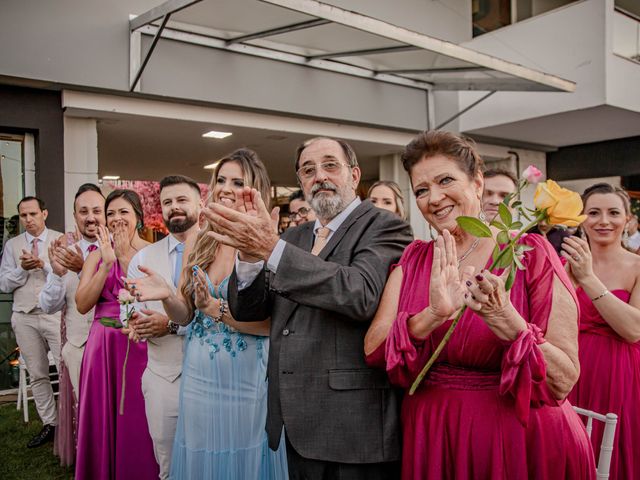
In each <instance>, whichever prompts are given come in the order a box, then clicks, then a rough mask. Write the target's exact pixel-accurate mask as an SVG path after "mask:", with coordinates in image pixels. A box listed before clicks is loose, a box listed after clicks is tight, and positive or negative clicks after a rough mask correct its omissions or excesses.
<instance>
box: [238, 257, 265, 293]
mask: <svg viewBox="0 0 640 480" xmlns="http://www.w3.org/2000/svg"><path fill="white" fill-rule="evenodd" d="M263 266H264V261H262V260H260V261H259V262H256V263H250V262H243V261H241V260H240V258H239V257H238V254H236V278H237V280H238V290H243V289H245V288H247V287H248V286H249V285H251V284H252V283H253V281H254V280H255V279H256V277H257V276H258V275H259V274H260V272H261V271H262V268H263Z"/></svg>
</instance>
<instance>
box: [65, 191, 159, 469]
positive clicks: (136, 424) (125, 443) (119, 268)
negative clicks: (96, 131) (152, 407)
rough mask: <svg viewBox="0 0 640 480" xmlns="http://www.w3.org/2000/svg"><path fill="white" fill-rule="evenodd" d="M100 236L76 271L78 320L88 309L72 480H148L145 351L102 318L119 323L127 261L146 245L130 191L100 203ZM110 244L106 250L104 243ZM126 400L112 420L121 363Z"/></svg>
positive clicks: (116, 193)
mask: <svg viewBox="0 0 640 480" xmlns="http://www.w3.org/2000/svg"><path fill="white" fill-rule="evenodd" d="M105 212H106V215H107V227H108V229H109V232H107V231H106V230H105V229H103V228H102V227H99V228H100V234H99V236H98V239H99V244H100V248H99V249H98V250H96V251H94V252H92V253H90V254H89V256H88V257H87V260H86V261H85V262H84V266H83V267H82V274H81V277H80V285H79V286H78V291H77V293H76V304H77V306H78V311H80V313H86V312H88V311H89V310H91V309H92V308H93V307H94V306H95V309H96V310H95V316H94V320H93V323H92V325H91V330H90V332H89V337H88V339H87V344H86V347H85V351H84V355H83V358H82V367H81V370H80V399H79V405H78V453H77V460H76V476H75V478H76V479H78V480H84V479H86V480H111V479H117V480H127V479H131V480H147V479H149V480H151V479H157V478H158V464H157V463H156V460H155V457H154V455H153V445H152V443H151V436H150V435H149V427H148V426H147V417H146V415H145V411H144V398H143V397H142V373H143V372H144V369H145V368H146V366H147V345H146V344H145V343H134V342H131V343H130V344H129V346H128V347H127V337H126V335H123V334H122V333H121V332H120V331H119V330H117V329H115V328H107V327H105V326H104V325H102V324H101V323H100V318H101V317H111V318H116V319H117V318H119V316H120V305H119V303H118V292H119V290H120V289H122V288H124V284H123V281H122V278H123V277H124V276H126V272H127V267H128V265H129V261H130V260H131V258H132V257H133V255H134V254H135V253H136V252H137V251H138V250H140V249H141V248H142V247H144V246H145V245H148V243H147V242H145V241H144V240H143V239H142V238H140V236H139V235H138V230H139V229H140V228H141V227H142V224H143V213H142V206H141V204H140V198H139V197H138V195H137V194H136V193H135V192H133V191H132V190H114V191H113V192H111V193H110V194H109V196H108V197H107V199H106V201H105ZM109 233H111V235H112V236H113V243H112V242H111V240H110V238H109ZM127 351H128V359H127V365H126V372H125V373H126V377H125V378H126V382H125V392H126V396H125V399H124V404H123V407H124V409H123V412H122V415H120V414H119V413H118V407H119V402H120V399H121V393H122V392H121V387H122V385H123V379H122V373H123V364H124V359H125V356H127Z"/></svg>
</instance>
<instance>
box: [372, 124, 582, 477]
mask: <svg viewBox="0 0 640 480" xmlns="http://www.w3.org/2000/svg"><path fill="white" fill-rule="evenodd" d="M403 163H404V166H405V169H406V170H407V171H408V172H409V175H410V177H411V183H412V187H413V191H414V193H415V195H416V201H417V204H418V208H419V209H420V211H421V212H422V214H423V216H424V217H425V219H426V220H427V221H428V222H429V224H430V225H431V226H432V227H434V228H435V229H436V230H437V231H438V232H439V233H440V234H441V235H440V236H439V238H438V239H437V240H436V241H435V242H428V243H427V242H423V241H420V240H417V241H415V242H414V243H412V244H411V245H410V246H409V247H407V249H406V251H405V253H404V255H403V257H402V258H401V260H400V262H399V264H398V265H397V266H396V268H395V269H394V270H393V272H392V273H391V275H390V277H389V280H388V282H387V286H386V288H385V292H384V294H383V297H382V300H381V303H380V307H379V309H378V312H377V314H376V317H375V319H374V321H373V323H372V326H371V328H370V330H369V332H368V334H367V337H366V339H365V352H366V353H367V355H368V357H367V358H368V361H369V363H371V364H372V365H380V366H384V367H386V369H387V372H388V374H389V378H390V379H391V381H392V383H394V384H396V385H399V386H401V387H403V388H406V389H408V388H409V387H410V386H411V384H412V382H413V380H414V379H415V378H416V376H417V375H418V372H419V371H420V369H421V368H422V366H423V365H424V364H425V363H426V361H427V359H428V358H429V356H430V355H431V353H432V352H433V350H434V349H435V347H436V346H437V345H438V343H439V341H440V340H441V339H442V337H443V336H444V333H445V331H446V330H447V329H448V327H449V325H450V320H449V319H451V318H452V317H453V316H454V315H455V312H456V311H457V310H458V308H459V307H461V306H462V305H463V304H466V305H467V306H468V307H469V309H468V310H467V311H466V313H465V314H464V315H463V317H462V319H461V321H460V324H459V325H458V327H457V329H456V330H455V333H454V334H453V336H452V337H451V340H450V341H449V343H448V344H447V346H446V347H445V349H444V350H443V352H442V353H441V355H440V356H439V358H438V360H437V362H436V364H435V365H434V366H433V367H432V369H431V371H430V372H429V373H428V375H427V377H426V378H425V380H424V381H423V383H422V384H421V386H420V387H419V388H418V390H417V391H416V392H415V394H414V395H409V394H408V393H407V395H405V397H404V401H403V406H402V425H403V459H402V477H403V478H404V479H415V480H418V479H420V480H424V479H434V480H435V479H516V478H517V479H520V478H531V479H556V478H571V479H573V478H576V479H578V478H579V479H590V478H595V464H594V460H593V452H592V450H591V446H590V443H589V440H588V437H587V434H586V431H585V429H584V426H583V425H582V422H581V421H580V419H579V418H578V416H577V415H576V414H575V412H574V411H573V409H572V407H571V405H570V404H569V403H568V402H566V401H565V400H564V398H565V397H566V395H567V394H568V393H569V391H570V390H571V388H572V387H573V385H574V383H575V381H576V380H577V378H578V372H579V367H578V353H577V333H578V321H577V320H578V310H577V306H576V299H575V296H574V295H573V293H572V291H573V290H572V287H571V284H570V281H569V279H568V276H567V275H566V272H565V271H564V270H563V268H562V265H561V264H560V261H559V259H558V257H557V255H556V254H555V252H554V251H553V250H552V248H551V246H550V245H549V244H548V242H546V241H545V240H544V239H543V238H542V237H540V236H539V235H535V234H531V235H526V236H525V237H523V239H522V243H524V244H527V245H529V246H531V247H533V250H531V251H528V252H526V254H525V258H524V263H525V266H526V267H527V269H526V270H525V271H519V272H518V273H517V275H516V280H515V284H514V286H513V288H512V290H511V291H510V292H509V293H506V292H505V290H504V283H503V281H502V278H501V277H500V276H499V275H500V274H501V273H502V272H501V271H498V272H496V273H497V274H496V275H494V274H491V273H489V272H488V271H486V270H483V269H485V268H487V267H488V265H489V263H490V257H491V252H492V249H493V246H494V244H493V241H492V240H491V239H486V238H483V239H476V238H474V237H472V236H471V235H468V234H466V233H465V232H464V231H462V230H460V229H459V228H458V227H457V224H456V221H455V219H456V218H457V217H458V216H460V215H468V216H478V215H479V213H480V208H481V207H480V198H481V194H482V186H483V178H482V173H481V170H480V169H481V166H482V160H481V159H480V157H479V156H478V155H477V153H476V152H475V149H474V147H473V145H472V144H471V142H470V141H467V140H466V139H463V138H460V137H457V136H456V135H453V134H451V133H448V132H439V131H431V132H424V133H423V134H420V135H419V136H418V137H417V138H416V139H414V140H413V141H412V142H411V143H410V144H409V145H408V146H407V147H406V148H405V152H404V154H403ZM450 232H451V233H450Z"/></svg>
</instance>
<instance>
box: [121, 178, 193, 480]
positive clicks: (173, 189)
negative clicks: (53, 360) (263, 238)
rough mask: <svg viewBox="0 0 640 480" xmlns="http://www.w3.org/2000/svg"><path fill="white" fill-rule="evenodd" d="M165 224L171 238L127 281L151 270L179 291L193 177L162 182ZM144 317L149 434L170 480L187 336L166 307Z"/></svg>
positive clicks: (152, 308) (138, 321)
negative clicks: (183, 350) (165, 309)
mask: <svg viewBox="0 0 640 480" xmlns="http://www.w3.org/2000/svg"><path fill="white" fill-rule="evenodd" d="M160 203H161V206H162V219H163V220H164V223H165V225H166V226H167V228H168V229H169V232H170V234H169V235H168V236H167V237H165V238H163V239H162V240H160V241H159V242H156V243H154V244H153V245H149V246H148V247H145V248H143V249H142V250H140V251H139V252H138V253H137V254H136V255H135V256H134V257H133V259H132V260H131V262H130V263H129V270H128V277H129V278H139V277H143V276H144V274H143V273H142V272H140V270H138V266H139V265H143V266H145V267H149V268H152V269H153V270H154V271H155V272H157V273H158V274H160V275H162V276H163V277H164V278H165V279H166V280H167V281H168V283H169V284H170V285H172V286H173V288H177V287H178V284H179V279H180V275H181V273H182V265H183V260H184V261H186V258H184V256H183V252H184V245H185V243H186V242H189V243H190V244H193V243H194V241H195V237H196V236H197V234H198V219H199V217H200V210H201V201H200V187H198V184H197V183H196V182H195V181H193V180H192V179H190V178H188V177H184V176H181V175H172V176H168V177H165V178H163V179H162V180H161V181H160ZM136 311H138V312H140V313H141V314H140V315H136V318H135V319H134V321H133V322H132V324H133V325H134V328H135V330H136V333H137V334H138V335H139V336H141V337H142V338H148V348H147V354H148V357H149V358H148V361H147V369H146V370H145V372H144V374H143V376H142V393H143V395H144V399H145V408H146V413H147V422H148V423H149V433H150V434H151V439H152V440H153V449H154V453H155V457H156V460H157V462H158V465H159V466H160V478H161V479H165V478H169V467H170V462H171V451H172V448H173V438H174V436H175V432H176V423H177V420H178V396H179V393H180V375H181V373H182V347H183V344H184V336H183V335H182V334H181V333H183V332H181V331H180V332H179V331H178V326H177V325H176V324H174V323H172V322H171V321H170V319H169V317H167V315H166V314H165V311H164V309H163V308H162V302H145V303H143V304H136Z"/></svg>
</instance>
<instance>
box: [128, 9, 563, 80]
mask: <svg viewBox="0 0 640 480" xmlns="http://www.w3.org/2000/svg"><path fill="white" fill-rule="evenodd" d="M130 33H131V36H132V39H131V40H132V41H131V46H132V47H131V67H132V68H131V74H130V80H131V90H134V89H135V88H136V85H137V83H138V81H139V79H140V76H141V75H142V72H143V71H144V67H145V66H146V64H147V62H148V61H149V58H150V57H151V55H152V53H153V49H154V48H155V46H156V44H157V41H158V40H159V38H167V39H173V40H177V41H182V42H188V43H193V44H197V45H203V46H208V47H211V48H216V49H221V50H227V51H231V52H235V53H241V54H245V55H254V56H259V57H262V58H270V59H273V60H277V61H282V62H288V63H293V64H297V65H301V66H306V67H311V68H316V69H322V70H329V71H333V72H338V73H342V74H346V75H353V76H358V77H364V78H369V79H372V80H376V81H382V82H387V83H393V84H398V85H403V86H408V87H412V88H419V89H423V90H484V91H499V90H500V91H555V92H572V91H574V89H575V83H573V82H571V81H569V80H565V79H562V78H559V77H557V76H554V75H551V74H548V73H544V72H539V71H536V70H533V69H530V68H527V67H523V66H522V65H518V64H515V63H511V62H508V61H505V60H502V59H499V58H496V57H493V56H491V55H487V54H484V53H480V52H476V51H474V50H471V49H468V48H465V47H461V46H459V45H456V44H454V43H451V42H447V41H444V40H439V39H437V38H434V37H430V36H428V35H425V34H423V33H418V32H415V31H411V30H408V29H406V28H402V27H398V26H396V25H392V24H390V23H387V22H384V21H381V20H377V19H375V18H372V17H369V16H366V15H362V14H360V13H356V12H351V11H348V10H344V9H341V8H338V7H335V6H332V5H328V4H325V3H321V2H318V1H316V0H169V1H167V2H165V3H163V4H162V5H159V6H158V7H155V8H153V9H151V10H149V11H148V12H145V13H143V14H141V15H138V16H132V18H131V20H130ZM141 34H147V35H154V41H153V42H152V44H151V47H150V48H149V49H148V51H147V52H146V54H145V57H144V58H141V52H140V40H139V38H140V35H141Z"/></svg>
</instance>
